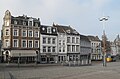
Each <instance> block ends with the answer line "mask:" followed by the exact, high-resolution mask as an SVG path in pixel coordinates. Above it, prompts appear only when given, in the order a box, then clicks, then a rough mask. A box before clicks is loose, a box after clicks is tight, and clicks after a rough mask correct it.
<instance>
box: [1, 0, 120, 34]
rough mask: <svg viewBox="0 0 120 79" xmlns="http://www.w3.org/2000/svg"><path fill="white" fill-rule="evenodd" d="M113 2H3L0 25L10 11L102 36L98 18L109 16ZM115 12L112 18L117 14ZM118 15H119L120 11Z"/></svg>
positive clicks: (76, 0) (64, 0) (89, 0)
mask: <svg viewBox="0 0 120 79" xmlns="http://www.w3.org/2000/svg"><path fill="white" fill-rule="evenodd" d="M111 1H113V0H1V3H0V12H1V13H0V18H1V20H0V25H2V18H3V16H4V12H5V11H6V10H7V9H8V10H10V11H11V13H12V14H13V16H19V15H22V14H25V15H28V16H32V17H36V18H41V22H42V24H47V25H51V24H52V23H53V22H55V23H58V24H63V25H71V26H73V27H74V28H75V29H77V30H78V31H79V32H80V33H84V34H96V33H97V34H98V35H100V34H101V30H102V27H101V24H100V23H99V21H98V18H99V17H101V16H102V13H103V11H105V13H106V14H108V15H109V12H110V11H111V9H108V8H111V5H109V4H112V2H111ZM114 5H115V4H114ZM106 6H107V8H106ZM117 7H118V6H117ZM113 10H114V9H113ZM113 10H112V11H111V14H112V16H114V14H115V12H114V11H113ZM117 14H118V15H119V14H120V11H118V13H117ZM115 21H116V20H114V22H115ZM116 25H117V24H116ZM86 28H87V29H89V30H87V29H86ZM97 28H99V29H97Z"/></svg>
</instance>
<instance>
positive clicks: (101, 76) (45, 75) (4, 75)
mask: <svg viewBox="0 0 120 79" xmlns="http://www.w3.org/2000/svg"><path fill="white" fill-rule="evenodd" d="M119 78H120V62H111V63H107V67H103V66H102V63H100V64H95V65H92V66H79V67H78V66H76V67H73V66H72V67H68V66H50V67H36V68H35V67H30V68H12V69H10V70H9V69H7V70H5V69H2V70H0V79H119Z"/></svg>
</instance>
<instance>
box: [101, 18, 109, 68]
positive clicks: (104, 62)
mask: <svg viewBox="0 0 120 79" xmlns="http://www.w3.org/2000/svg"><path fill="white" fill-rule="evenodd" d="M108 18H109V16H103V17H101V18H100V19H99V20H100V21H102V23H103V36H102V41H103V66H105V67H106V66H107V63H106V40H107V38H106V35H105V22H106V21H107V20H108Z"/></svg>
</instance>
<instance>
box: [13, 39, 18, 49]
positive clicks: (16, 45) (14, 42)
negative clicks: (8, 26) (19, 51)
mask: <svg viewBox="0 0 120 79" xmlns="http://www.w3.org/2000/svg"><path fill="white" fill-rule="evenodd" d="M13 47H18V40H17V39H14V40H13Z"/></svg>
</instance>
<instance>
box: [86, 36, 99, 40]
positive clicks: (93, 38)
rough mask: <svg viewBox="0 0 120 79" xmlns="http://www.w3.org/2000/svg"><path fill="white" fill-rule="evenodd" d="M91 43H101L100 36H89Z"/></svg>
mask: <svg viewBox="0 0 120 79" xmlns="http://www.w3.org/2000/svg"><path fill="white" fill-rule="evenodd" d="M87 37H88V39H89V40H90V41H100V39H99V38H98V36H87Z"/></svg>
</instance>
